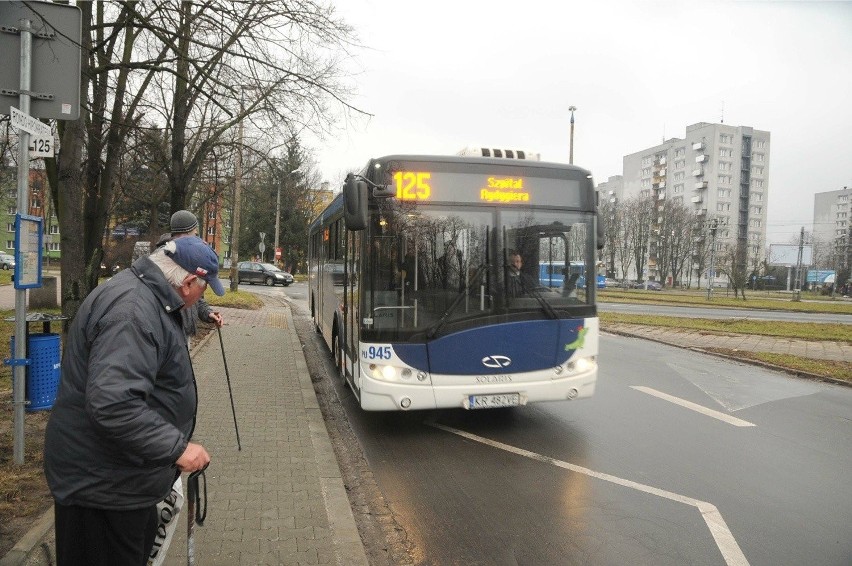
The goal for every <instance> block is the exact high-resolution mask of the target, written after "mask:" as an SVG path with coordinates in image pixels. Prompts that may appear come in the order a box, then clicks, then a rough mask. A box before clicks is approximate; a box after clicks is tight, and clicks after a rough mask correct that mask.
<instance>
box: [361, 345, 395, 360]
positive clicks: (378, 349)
mask: <svg viewBox="0 0 852 566" xmlns="http://www.w3.org/2000/svg"><path fill="white" fill-rule="evenodd" d="M391 355H392V354H391V347H390V346H370V347H368V348H366V349H364V350H361V357H363V358H366V359H368V360H389V359H391Z"/></svg>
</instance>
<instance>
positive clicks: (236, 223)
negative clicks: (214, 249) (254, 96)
mask: <svg viewBox="0 0 852 566" xmlns="http://www.w3.org/2000/svg"><path fill="white" fill-rule="evenodd" d="M244 92H245V91H244V90H243V89H242V87H241V88H240V125H239V128H238V129H237V164H236V171H235V172H234V213H233V216H232V218H231V234H232V235H231V286H230V289H231V291H236V290H237V289H239V274H238V272H237V262H238V261H239V260H240V199H241V198H242V196H243V191H242V181H241V177H242V176H243V116H242V113H243V93H244Z"/></svg>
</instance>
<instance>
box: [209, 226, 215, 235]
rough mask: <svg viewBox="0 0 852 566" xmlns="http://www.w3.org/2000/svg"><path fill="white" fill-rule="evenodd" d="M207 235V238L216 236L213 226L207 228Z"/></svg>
mask: <svg viewBox="0 0 852 566" xmlns="http://www.w3.org/2000/svg"><path fill="white" fill-rule="evenodd" d="M207 235H208V236H215V235H216V227H215V226H208V227H207Z"/></svg>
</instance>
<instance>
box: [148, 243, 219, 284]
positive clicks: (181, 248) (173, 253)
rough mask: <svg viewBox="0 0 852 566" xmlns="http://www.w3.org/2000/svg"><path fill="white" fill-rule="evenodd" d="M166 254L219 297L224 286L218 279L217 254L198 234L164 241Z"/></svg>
mask: <svg viewBox="0 0 852 566" xmlns="http://www.w3.org/2000/svg"><path fill="white" fill-rule="evenodd" d="M163 249H164V250H165V251H166V255H167V256H169V257H170V258H172V259H173V260H174V262H175V263H176V264H178V265H179V266H181V267H182V268H184V269H185V270H187V271H188V272H189V273H191V274H192V275H197V276H198V277H201V278H202V279H204V280H205V281H207V284H208V285H210V288H211V289H213V292H214V293H216V294H217V295H219V296H220V297H221V296H222V295H224V294H225V288H224V287H222V282H221V281H219V256H217V255H216V252H214V251H213V248H211V247H210V246H208V245H207V243H206V242H204V240H202V239H201V238H199V237H198V236H185V237H183V238H175V239H174V240H172V241H170V242H166V245H165V246H163Z"/></svg>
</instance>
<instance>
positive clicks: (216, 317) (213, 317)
mask: <svg viewBox="0 0 852 566" xmlns="http://www.w3.org/2000/svg"><path fill="white" fill-rule="evenodd" d="M207 322H212V323H213V324H215V325H216V326H218V327H219V328H222V325H224V324H225V319H224V318H222V315H221V314H219V313H218V312H211V313H210V314H209V315H207Z"/></svg>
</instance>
